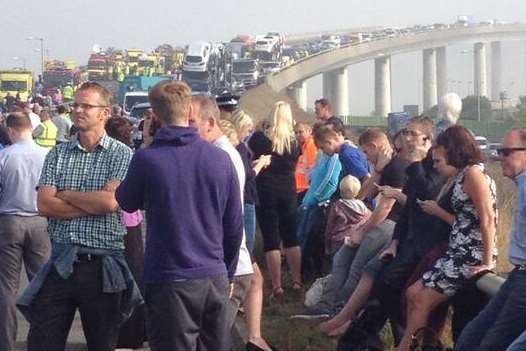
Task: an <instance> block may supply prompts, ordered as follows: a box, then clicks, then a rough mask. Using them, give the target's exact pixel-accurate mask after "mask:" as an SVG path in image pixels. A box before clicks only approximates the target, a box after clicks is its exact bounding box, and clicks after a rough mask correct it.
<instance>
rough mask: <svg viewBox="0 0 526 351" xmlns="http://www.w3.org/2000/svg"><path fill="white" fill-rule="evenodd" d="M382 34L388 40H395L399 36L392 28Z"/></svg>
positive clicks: (398, 32)
mask: <svg viewBox="0 0 526 351" xmlns="http://www.w3.org/2000/svg"><path fill="white" fill-rule="evenodd" d="M384 34H385V36H386V37H388V38H395V37H397V36H398V35H399V34H400V31H399V30H398V29H394V28H387V29H385V30H384Z"/></svg>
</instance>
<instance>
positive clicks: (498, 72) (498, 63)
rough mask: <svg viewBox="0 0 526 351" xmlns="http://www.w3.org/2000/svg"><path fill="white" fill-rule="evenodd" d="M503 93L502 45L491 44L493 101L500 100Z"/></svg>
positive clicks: (496, 42) (499, 43)
mask: <svg viewBox="0 0 526 351" xmlns="http://www.w3.org/2000/svg"><path fill="white" fill-rule="evenodd" d="M501 91H502V43H501V42H500V41H494V42H492V43H491V100H493V101H498V100H500V92H501Z"/></svg>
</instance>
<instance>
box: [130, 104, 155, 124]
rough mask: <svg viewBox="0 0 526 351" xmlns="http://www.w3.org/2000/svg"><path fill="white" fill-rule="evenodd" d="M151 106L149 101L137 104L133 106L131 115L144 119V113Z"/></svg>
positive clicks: (137, 118)
mask: <svg viewBox="0 0 526 351" xmlns="http://www.w3.org/2000/svg"><path fill="white" fill-rule="evenodd" d="M150 108H151V105H150V103H149V102H143V103H140V104H137V105H135V106H133V107H132V109H131V111H130V116H129V117H131V118H134V119H136V120H141V119H143V115H144V113H145V112H146V111H147V110H148V109H150Z"/></svg>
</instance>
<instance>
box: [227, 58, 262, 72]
mask: <svg viewBox="0 0 526 351" xmlns="http://www.w3.org/2000/svg"><path fill="white" fill-rule="evenodd" d="M255 70H256V61H245V62H234V64H233V66H232V71H233V72H234V73H250V72H254V71H255Z"/></svg>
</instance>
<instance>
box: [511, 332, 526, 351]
mask: <svg viewBox="0 0 526 351" xmlns="http://www.w3.org/2000/svg"><path fill="white" fill-rule="evenodd" d="M523 350H526V331H524V332H523V333H522V334H521V335H520V336H519V337H518V338H517V339H515V341H514V342H513V344H511V345H510V347H508V348H507V349H506V351H523Z"/></svg>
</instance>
